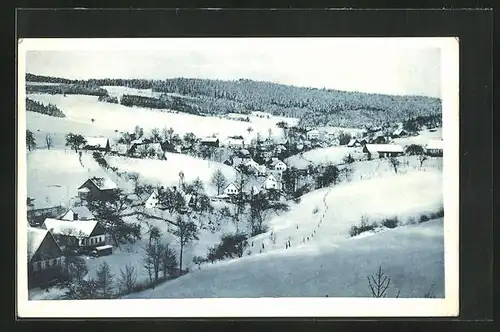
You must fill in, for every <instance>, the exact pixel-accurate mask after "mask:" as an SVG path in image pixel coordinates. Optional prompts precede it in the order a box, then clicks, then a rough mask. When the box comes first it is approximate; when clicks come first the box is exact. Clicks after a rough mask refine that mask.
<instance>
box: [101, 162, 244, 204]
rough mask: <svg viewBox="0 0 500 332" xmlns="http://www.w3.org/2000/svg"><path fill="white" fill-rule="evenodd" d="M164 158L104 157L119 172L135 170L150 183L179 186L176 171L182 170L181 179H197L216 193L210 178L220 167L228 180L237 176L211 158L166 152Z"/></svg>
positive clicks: (211, 193)
mask: <svg viewBox="0 0 500 332" xmlns="http://www.w3.org/2000/svg"><path fill="white" fill-rule="evenodd" d="M165 155H166V157H167V160H153V159H136V158H126V157H115V156H109V157H107V158H106V159H107V161H108V163H109V165H110V166H114V167H117V168H118V169H119V170H120V171H126V172H137V173H139V174H140V178H141V180H142V181H144V182H146V183H150V184H152V185H157V184H161V185H164V186H172V185H178V183H179V172H181V171H182V172H183V173H184V181H186V182H190V181H193V180H195V179H196V178H198V177H199V178H200V180H201V181H203V183H204V184H205V189H206V191H207V194H209V195H216V194H217V192H216V190H215V188H213V185H212V184H211V178H212V175H213V173H214V171H215V170H216V169H220V170H221V171H222V172H223V173H224V175H225V176H226V179H228V181H233V180H234V179H235V178H236V171H235V169H234V168H232V167H230V166H227V165H224V164H221V163H217V162H214V161H209V160H203V159H198V158H194V157H190V156H187V155H183V154H178V153H166V154H165Z"/></svg>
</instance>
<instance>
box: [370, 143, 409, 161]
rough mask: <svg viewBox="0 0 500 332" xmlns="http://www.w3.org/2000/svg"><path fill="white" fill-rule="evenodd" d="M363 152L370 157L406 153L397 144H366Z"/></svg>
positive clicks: (394, 155)
mask: <svg viewBox="0 0 500 332" xmlns="http://www.w3.org/2000/svg"><path fill="white" fill-rule="evenodd" d="M363 152H364V153H367V154H368V156H370V157H378V158H384V157H396V156H400V155H402V154H404V149H403V147H402V146H400V145H396V144H366V145H365V147H364V148H363Z"/></svg>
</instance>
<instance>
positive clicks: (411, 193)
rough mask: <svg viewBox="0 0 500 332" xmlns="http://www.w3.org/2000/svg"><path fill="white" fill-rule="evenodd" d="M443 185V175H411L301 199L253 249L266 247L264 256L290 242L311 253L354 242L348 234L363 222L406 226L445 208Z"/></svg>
mask: <svg viewBox="0 0 500 332" xmlns="http://www.w3.org/2000/svg"><path fill="white" fill-rule="evenodd" d="M441 183H442V173H441V172H439V171H436V170H434V171H412V172H408V173H406V174H399V175H396V174H390V173H387V174H385V175H382V176H379V177H375V178H372V179H369V180H363V181H352V182H347V183H342V184H339V185H336V186H333V187H330V188H323V189H319V190H314V191H312V192H310V193H308V194H306V195H304V196H302V198H301V201H300V203H299V204H292V205H291V209H290V211H288V212H287V213H283V214H281V215H279V216H276V217H274V218H272V219H270V220H269V221H268V222H267V225H268V226H269V231H268V232H267V233H265V234H261V235H258V236H256V237H255V238H253V239H252V240H251V242H253V244H254V247H253V248H249V250H251V251H252V252H253V253H255V252H260V251H261V249H262V243H264V249H263V250H262V251H263V252H269V251H272V250H275V249H284V248H285V243H286V242H287V241H290V244H291V245H292V247H295V246H297V247H304V248H306V249H307V248H310V247H311V245H312V246H313V247H315V246H318V245H319V244H322V245H326V246H328V245H330V244H332V243H335V242H336V241H337V240H343V239H345V238H347V237H349V236H350V235H349V229H350V228H351V226H353V225H356V226H358V225H359V224H360V223H361V219H362V217H363V216H365V217H367V218H368V219H369V220H368V222H369V223H372V222H380V221H381V220H382V219H383V218H390V217H398V219H399V220H400V222H401V223H402V224H406V223H408V222H409V218H416V220H418V217H420V215H421V214H429V213H433V212H436V211H438V210H439V209H440V208H442V206H443V192H442V185H441ZM409 188H411V190H409ZM271 233H272V234H273V236H274V239H273V240H271V238H272V237H271ZM307 238H309V241H307ZM304 240H306V241H305V242H304Z"/></svg>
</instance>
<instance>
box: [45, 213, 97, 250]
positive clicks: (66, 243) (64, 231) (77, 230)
mask: <svg viewBox="0 0 500 332" xmlns="http://www.w3.org/2000/svg"><path fill="white" fill-rule="evenodd" d="M42 227H43V228H44V229H46V230H48V231H49V232H50V233H51V234H52V236H53V237H54V239H55V240H56V241H57V243H58V245H59V246H60V247H68V248H75V249H76V248H81V249H92V248H94V247H98V246H101V245H104V244H106V233H105V230H104V228H103V227H102V226H101V225H100V224H99V223H98V222H97V220H71V221H70V220H61V219H51V218H47V219H45V221H44V223H43V226H42Z"/></svg>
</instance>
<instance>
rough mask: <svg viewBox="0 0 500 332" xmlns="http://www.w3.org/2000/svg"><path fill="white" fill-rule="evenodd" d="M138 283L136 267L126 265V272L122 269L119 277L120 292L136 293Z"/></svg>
mask: <svg viewBox="0 0 500 332" xmlns="http://www.w3.org/2000/svg"><path fill="white" fill-rule="evenodd" d="M136 283H137V272H136V270H135V267H133V266H132V265H130V264H127V265H125V270H123V269H120V276H119V277H118V285H119V287H120V290H121V291H122V292H124V293H127V294H128V293H131V292H133V291H134V288H135V285H136Z"/></svg>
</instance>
